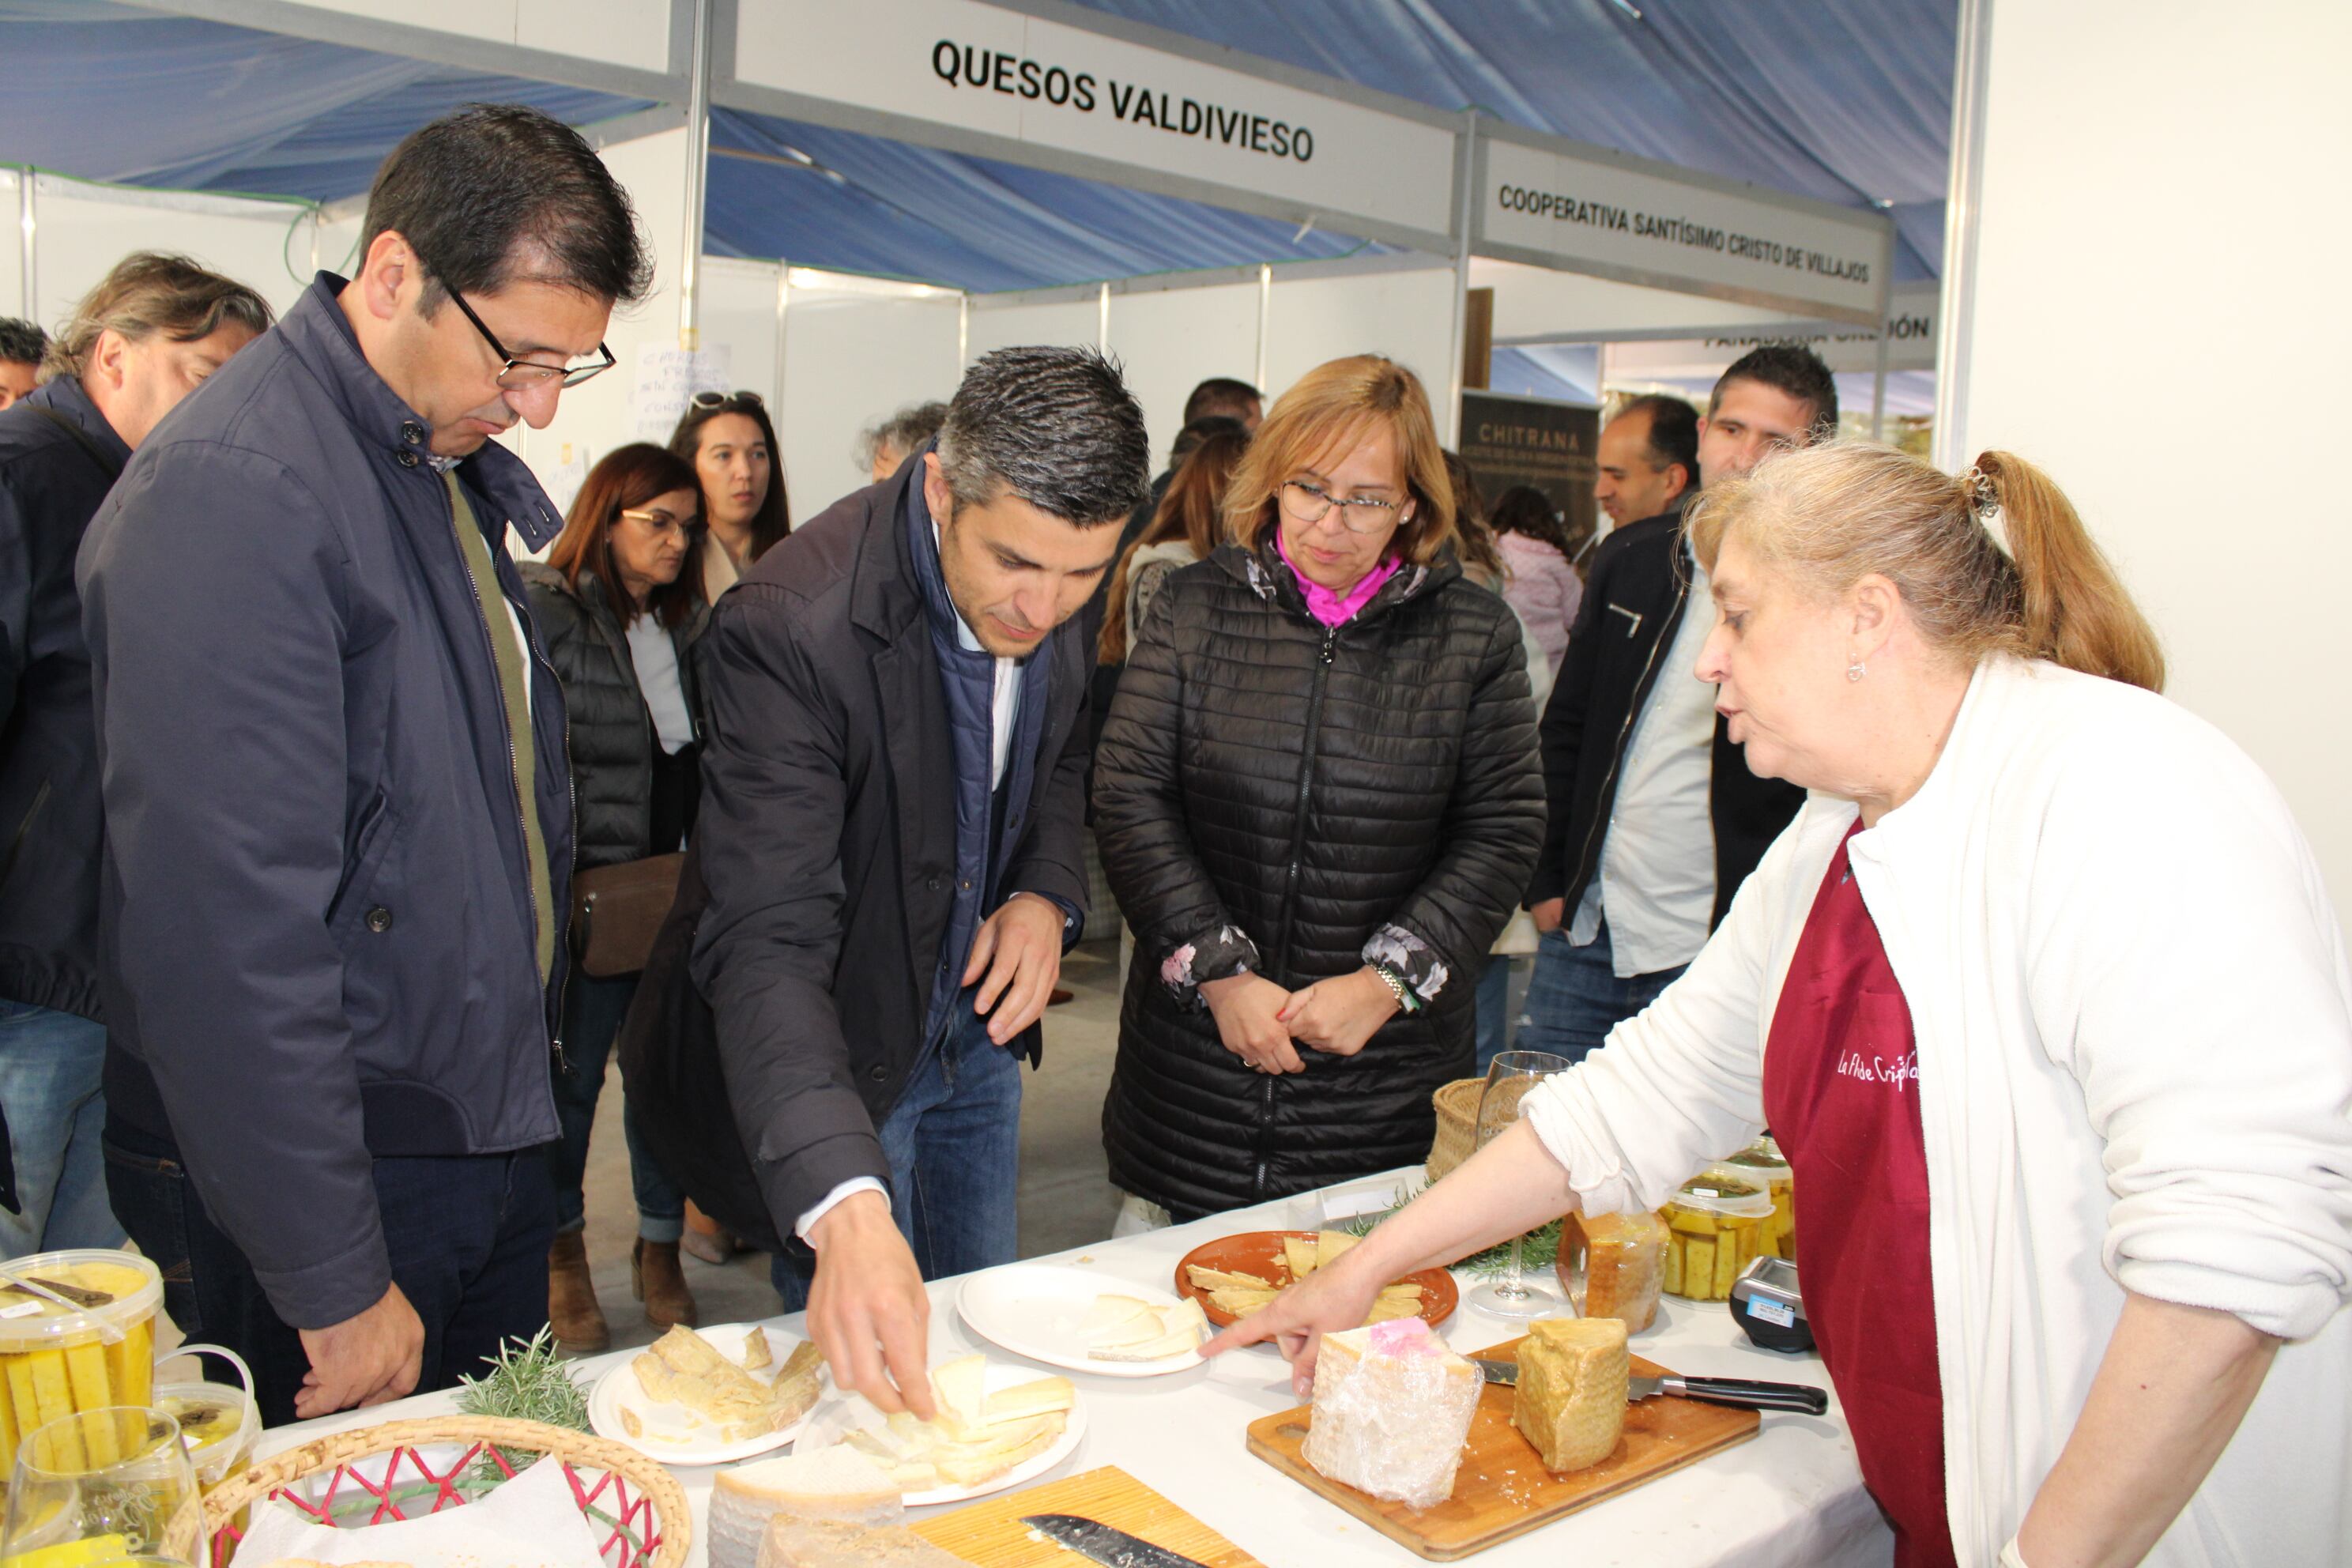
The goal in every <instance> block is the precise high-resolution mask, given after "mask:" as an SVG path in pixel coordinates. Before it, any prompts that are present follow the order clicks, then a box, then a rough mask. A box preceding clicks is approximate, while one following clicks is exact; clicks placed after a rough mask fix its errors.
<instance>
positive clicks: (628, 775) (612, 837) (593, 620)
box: [522, 558, 709, 871]
mask: <svg viewBox="0 0 2352 1568" xmlns="http://www.w3.org/2000/svg"><path fill="white" fill-rule="evenodd" d="M688 570H689V571H693V570H698V563H697V562H696V561H695V560H693V559H691V558H689V560H688ZM522 580H523V583H524V584H525V585H526V586H527V587H529V588H530V607H531V609H532V610H533V612H535V613H536V615H537V616H538V623H539V637H540V643H541V646H542V647H545V648H546V649H547V658H548V662H549V663H551V664H552V665H554V666H555V673H556V676H557V678H558V679H561V680H562V683H563V710H564V713H565V716H566V717H567V718H568V719H569V720H570V721H571V724H572V816H573V826H574V829H575V833H574V837H575V838H576V839H577V843H578V852H577V855H576V856H575V859H576V862H577V864H578V867H579V868H580V869H581V870H583V871H587V870H593V868H597V867H599V866H617V865H620V864H621V863H622V862H624V861H626V860H638V859H643V858H645V857H646V856H647V855H650V854H653V853H654V848H653V827H652V817H653V791H654V749H655V748H656V746H657V745H659V744H660V742H659V741H657V740H656V738H655V735H654V721H653V715H652V714H651V713H649V712H647V711H646V696H645V690H644V689H643V688H642V687H640V686H639V685H638V683H637V666H636V661H635V659H634V658H631V657H630V654H629V634H628V631H627V629H626V628H625V627H624V626H622V625H621V618H620V616H618V615H616V614H614V610H613V604H612V600H611V599H610V598H609V597H608V596H607V595H605V593H604V584H602V583H600V582H598V581H597V579H596V574H594V573H593V572H583V573H582V574H580V581H579V583H578V584H577V585H574V584H571V583H567V582H565V581H564V578H563V574H562V573H561V572H558V571H557V570H555V568H553V567H552V566H549V565H547V564H545V563H542V562H538V561H526V562H524V563H522ZM708 620H709V611H708V610H705V609H698V610H697V611H696V612H695V615H694V616H693V618H692V619H690V620H688V622H686V624H684V625H683V626H678V627H677V628H676V629H674V630H673V631H671V633H670V646H671V647H674V648H676V649H677V676H678V684H679V685H680V686H682V687H684V688H685V690H686V710H687V711H688V713H690V714H692V715H693V716H694V720H695V728H696V729H697V731H699V730H700V729H701V724H702V703H701V700H700V699H699V697H698V695H697V682H696V680H695V672H694V654H693V650H694V640H695V638H696V637H698V636H699V635H700V634H701V631H702V627H703V626H704V625H705V624H706V623H707V622H708ZM675 848H677V845H676V844H666V845H664V846H662V852H663V853H667V852H668V851H670V850H672V849H675Z"/></svg>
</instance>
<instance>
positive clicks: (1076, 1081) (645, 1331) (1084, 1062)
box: [586, 940, 1119, 1349]
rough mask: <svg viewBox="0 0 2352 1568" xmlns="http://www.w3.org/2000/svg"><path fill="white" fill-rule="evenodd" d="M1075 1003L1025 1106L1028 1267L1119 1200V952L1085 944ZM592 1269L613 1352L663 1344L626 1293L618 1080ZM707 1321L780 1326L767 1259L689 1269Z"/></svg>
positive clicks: (611, 1082) (1057, 1020)
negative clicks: (1109, 1116) (1113, 1168)
mask: <svg viewBox="0 0 2352 1568" xmlns="http://www.w3.org/2000/svg"><path fill="white" fill-rule="evenodd" d="M1062 984H1064V985H1065V986H1066V987H1068V988H1069V989H1070V990H1071V991H1072V992H1074V993H1076V996H1075V998H1074V999H1073V1000H1072V1001H1069V1002H1066V1003H1065V1004H1063V1005H1061V1006H1059V1007H1053V1008H1049V1009H1047V1010H1046V1013H1045V1067H1044V1068H1043V1069H1042V1070H1041V1071H1038V1072H1034V1073H1032V1074H1030V1075H1028V1076H1027V1078H1026V1079H1024V1085H1023V1099H1022V1106H1021V1255H1022V1256H1023V1257H1024V1258H1034V1257H1036V1256H1038V1255H1040V1254H1042V1253H1047V1252H1058V1251H1061V1250H1062V1249H1063V1248H1065V1247H1078V1246H1082V1245H1084V1244H1085V1243H1087V1242H1090V1241H1097V1240H1100V1239H1101V1238H1102V1237H1107V1236H1108V1235H1109V1234H1110V1227H1111V1222H1112V1220H1113V1219H1115V1218H1116V1217H1117V1216H1118V1203H1119V1198H1118V1192H1117V1191H1116V1190H1115V1189H1114V1188H1113V1187H1112V1186H1111V1185H1110V1183H1109V1181H1108V1179H1107V1177H1106V1176H1105V1174H1104V1164H1103V1151H1102V1130H1101V1122H1102V1103H1103V1094H1104V1091H1105V1090H1106V1089H1108V1087H1109V1085H1110V1068H1111V1058H1112V1055H1113V1053H1114V1052H1115V1050H1116V1049H1117V1047H1118V984H1119V974H1118V942H1116V941H1115V940H1114V941H1108V942H1082V943H1080V944H1079V945H1078V946H1077V947H1076V948H1075V949H1073V950H1072V951H1071V952H1070V955H1069V957H1068V958H1067V959H1066V960H1065V961H1064V962H1063V965H1062ZM586 1196H587V1200H588V1260H589V1264H590V1266H591V1268H592V1269H593V1272H594V1275H595V1279H596V1296H597V1300H599V1301H601V1302H602V1303H603V1305H604V1316H605V1319H606V1321H608V1322H609V1323H610V1324H611V1325H612V1330H613V1344H614V1348H616V1349H620V1348H625V1347H628V1346H633V1345H641V1344H646V1343H649V1342H652V1340H653V1339H654V1338H655V1334H654V1331H653V1328H652V1327H651V1325H649V1324H648V1323H647V1322H646V1318H645V1310H644V1309H643V1308H641V1307H639V1306H638V1305H637V1303H636V1301H635V1300H634V1299H633V1298H632V1296H631V1293H630V1289H629V1247H630V1243H631V1242H632V1241H633V1240H634V1239H635V1236H636V1209H635V1204H634V1203H633V1202H632V1201H631V1198H630V1194H629V1160H628V1150H627V1148H626V1146H625V1143H624V1142H623V1141H622V1138H621V1077H620V1073H619V1071H618V1069H614V1072H613V1075H612V1077H611V1078H610V1079H607V1080H606V1083H605V1086H604V1094H603V1095H602V1096H601V1097H600V1098H599V1099H598V1101H597V1106H596V1131H595V1134H594V1136H593V1138H592V1139H591V1140H590V1142H589V1148H588V1180H587V1193H586ZM686 1279H687V1283H688V1285H689V1286H690V1287H692V1289H693V1290H694V1293H695V1300H696V1302H697V1304H698V1306H699V1307H700V1308H701V1313H702V1321H703V1322H705V1323H706V1324H709V1323H730V1322H740V1321H745V1320H747V1319H755V1318H766V1317H771V1316H773V1315H774V1313H775V1311H776V1310H777V1300H776V1293H775V1291H774V1290H773V1289H771V1288H770V1286H769V1284H768V1259H767V1258H766V1256H765V1255H764V1254H762V1255H757V1256H751V1255H747V1256H744V1257H740V1258H736V1259H735V1260H734V1261H733V1262H731V1263H729V1264H727V1265H725V1266H723V1267H717V1266H713V1265H710V1264H707V1263H701V1262H698V1261H696V1260H695V1259H693V1258H688V1259H687V1263H686Z"/></svg>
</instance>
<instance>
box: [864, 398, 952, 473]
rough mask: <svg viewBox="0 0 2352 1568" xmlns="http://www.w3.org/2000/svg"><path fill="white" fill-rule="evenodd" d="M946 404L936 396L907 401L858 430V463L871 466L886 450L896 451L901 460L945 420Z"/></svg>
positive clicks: (914, 450)
mask: <svg viewBox="0 0 2352 1568" xmlns="http://www.w3.org/2000/svg"><path fill="white" fill-rule="evenodd" d="M947 417H948V405H946V404H944V403H941V402H939V401H938V400H937V399H934V400H932V401H931V402H929V403H909V404H908V405H907V406H906V407H904V408H901V409H900V410H898V413H896V414H893V415H891V416H889V417H888V418H887V419H877V420H876V421H875V422H874V423H873V424H871V425H868V426H866V428H865V429H863V430H860V431H859V432H858V433H857V454H856V455H857V466H858V467H859V468H872V467H873V466H874V459H875V458H878V457H880V456H881V455H882V454H883V453H885V452H896V453H898V460H899V461H900V462H904V461H906V460H907V459H908V458H911V457H913V456H914V455H915V453H916V452H917V451H918V450H919V449H920V448H921V447H922V445H923V443H924V442H926V441H928V440H929V439H930V438H931V437H934V436H936V435H938V434H939V433H940V426H941V425H944V424H945V423H947Z"/></svg>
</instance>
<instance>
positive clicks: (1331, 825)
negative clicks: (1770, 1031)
mask: <svg viewBox="0 0 2352 1568" xmlns="http://www.w3.org/2000/svg"><path fill="white" fill-rule="evenodd" d="M1224 510H1225V521H1226V528H1227V533H1228V537H1229V539H1230V540H1231V541H1232V542H1230V543H1228V544H1226V545H1225V546H1223V548H1221V549H1219V550H1218V551H1217V552H1215V553H1214V554H1213V555H1212V556H1211V557H1210V558H1209V562H1208V563H1207V564H1205V565H1203V566H1202V567H1201V568H1200V569H1198V570H1194V571H1184V572H1179V573H1177V574H1174V575H1173V576H1171V577H1170V578H1169V579H1168V581H1167V582H1166V583H1165V584H1162V585H1161V586H1160V590H1159V592H1158V593H1157V594H1156V595H1153V597H1152V601H1151V606H1150V613H1149V614H1147V615H1146V616H1144V617H1143V620H1142V623H1141V626H1140V627H1139V630H1138V632H1137V635H1136V638H1135V644H1134V646H1133V647H1131V648H1129V650H1128V663H1127V672H1126V674H1125V675H1124V676H1123V677H1122V678H1121V679H1120V681H1119V687H1118V697H1117V698H1116V699H1115V700H1113V702H1112V704H1111V712H1110V721H1109V723H1108V725H1106V726H1105V728H1104V731H1103V739H1102V745H1101V748H1100V750H1099V751H1098V752H1097V755H1096V763H1095V828H1096V834H1097V838H1098V839H1099V841H1100V845H1101V849H1102V860H1103V869H1104V871H1105V872H1106V873H1107V874H1108V878H1109V880H1110V886H1111V890H1112V892H1113V893H1114V894H1116V895H1117V896H1118V903H1119V908H1120V909H1121V910H1124V911H1125V912H1126V914H1127V917H1128V919H1129V921H1130V922H1131V923H1132V924H1133V925H1134V927H1135V933H1136V962H1135V963H1133V964H1132V965H1131V966H1130V967H1129V972H1128V980H1127V994H1126V1000H1125V1002H1124V1004H1123V1005H1122V1007H1121V1010H1120V1015H1119V1040H1118V1065H1117V1067H1116V1068H1115V1069H1114V1071H1113V1076H1112V1079H1111V1087H1110V1093H1109V1096H1108V1100H1106V1102H1105V1104H1104V1107H1103V1142H1104V1146H1105V1148H1106V1150H1107V1151H1108V1154H1109V1157H1110V1174H1111V1180H1112V1182H1113V1183H1114V1184H1117V1185H1118V1186H1119V1187H1121V1188H1122V1189H1124V1190H1125V1191H1126V1192H1128V1193H1129V1194H1133V1195H1134V1196H1137V1197H1139V1198H1141V1199H1143V1200H1145V1201H1147V1202H1149V1203H1153V1204H1158V1205H1160V1206H1161V1207H1163V1208H1165V1209H1167V1210H1169V1211H1170V1212H1171V1215H1173V1216H1174V1217H1176V1218H1178V1219H1187V1218H1192V1217H1195V1216H1197V1215H1203V1214H1209V1213H1213V1212H1216V1211H1219V1210H1223V1209H1230V1208H1236V1207H1239V1206H1241V1205H1244V1204H1249V1203H1255V1202H1257V1201H1259V1200H1261V1199H1265V1198H1271V1197H1279V1196H1284V1195H1286V1194H1291V1193H1297V1192H1304V1191H1307V1190H1308V1189H1310V1188H1313V1187H1318V1186H1321V1185H1323V1184H1326V1183H1329V1182H1334V1181H1339V1180H1342V1179H1345V1178H1347V1177H1349V1176H1358V1175H1363V1174H1367V1173H1371V1172H1375V1171H1383V1170H1388V1169H1391V1168H1392V1167H1394V1166H1397V1165H1401V1164H1405V1163H1410V1162H1412V1161H1414V1160H1418V1159H1419V1158H1421V1156H1422V1155H1423V1154H1424V1153H1426V1152H1428V1149H1429V1142H1430V1138H1431V1135H1432V1133H1433V1128H1434V1113H1433V1110H1431V1107H1430V1098H1429V1097H1430V1095H1431V1093H1432V1091H1433V1090H1434V1089H1436V1088H1437V1087H1438V1086H1439V1085H1440V1084H1443V1083H1444V1082H1446V1081H1447V1080H1448V1079H1455V1078H1462V1077H1466V1076H1467V1075H1468V1074H1469V1072H1470V1069H1471V1062H1472V1059H1473V1046H1472V1025H1473V1017H1474V1013H1475V1008H1474V1006H1473V1004H1472V996H1471V993H1472V992H1473V990H1474V989H1475V977H1476V973H1477V972H1478V970H1479V968H1480V967H1481V966H1483V965H1484V964H1485V963H1486V951H1487V948H1488V947H1489V945H1490V944H1492V943H1493V942H1494V940H1495V935H1496V932H1497V931H1501V930H1502V928H1503V922H1504V921H1505V920H1506V919H1507V917H1508V915H1509V913H1510V911H1511V910H1513V909H1515V908H1516V907H1517V900H1518V894H1519V892H1520V890H1521V889H1523V888H1524V887H1525V885H1526V882H1527V878H1528V870H1529V868H1530V867H1531V866H1532V864H1533V861H1534V857H1535V852H1536V849H1537V847H1538V844H1539V842H1540V840H1541V838H1542V837H1543V817H1544V804H1543V781H1542V779H1541V777H1540V775H1539V773H1538V768H1537V763H1536V737H1535V710H1534V707H1533V705H1532V704H1530V703H1529V702H1528V676H1527V659H1526V654H1525V649H1524V643H1523V640H1522V637H1521V634H1520V631H1519V626H1518V622H1517V620H1516V619H1515V618H1514V617H1513V616H1512V615H1511V613H1510V610H1509V608H1508V607H1507V605H1504V604H1503V602H1502V600H1501V599H1499V598H1497V597H1496V595H1493V594H1491V593H1489V592H1487V591H1486V589H1484V588H1481V587H1478V586H1476V585H1475V584H1472V583H1471V582H1469V581H1468V580H1467V579H1465V577H1464V576H1463V574H1462V569H1461V567H1460V565H1459V564H1457V563H1456V562H1455V560H1454V488H1453V485H1452V483H1451V481H1450V480H1448V479H1447V478H1446V473H1445V464H1444V458H1443V457H1442V456H1441V454H1440V452H1439V449H1438V445H1437V433H1436V427H1435V425H1434V422H1433V420H1432V418H1431V416H1430V411H1429V401H1428V398H1427V395H1425V394H1424V393H1423V390H1422V386H1421V383H1420V381H1419V380H1418V378H1416V377H1415V376H1414V375H1413V374H1412V372H1410V371H1407V370H1405V369H1403V368H1402V367H1401V366H1399V365H1397V364H1395V363H1391V362H1390V361H1388V360H1385V359H1381V358H1378V357H1376V356H1372V355H1363V356H1360V357H1356V358H1351V359H1342V360H1334V361H1332V362H1331V363H1328V364H1325V365H1322V366H1319V367H1318V368H1317V369H1315V370H1313V371H1310V372H1308V373H1307V374H1306V375H1305V376H1304V377H1302V378H1301V379H1300V380H1299V382H1298V383H1297V385H1295V386H1293V387H1292V388H1291V389H1290V390H1289V391H1288V392H1286V393H1285V394H1284V395H1283V396H1282V399H1281V401H1280V402H1278V403H1276V405H1274V409H1273V412H1272V413H1270V414H1269V415H1268V416H1266V419H1265V424H1264V425H1263V426H1260V427H1259V430H1258V433H1257V436H1256V438H1255V440H1253V441H1252V442H1251V443H1250V447H1249V450H1248V453H1247V455H1246V456H1244V458H1243V459H1242V463H1241V467H1240V468H1238V469H1237V470H1236V471H1235V473H1234V478H1233V480H1232V482H1231V484H1230V485H1228V487H1227V488H1226V491H1225V508H1224Z"/></svg>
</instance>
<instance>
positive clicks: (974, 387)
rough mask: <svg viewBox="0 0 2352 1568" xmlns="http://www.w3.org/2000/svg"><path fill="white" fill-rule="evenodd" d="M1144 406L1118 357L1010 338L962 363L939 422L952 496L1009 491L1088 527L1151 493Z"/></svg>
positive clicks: (983, 497)
mask: <svg viewBox="0 0 2352 1568" xmlns="http://www.w3.org/2000/svg"><path fill="white" fill-rule="evenodd" d="M1150 458H1151V447H1150V439H1149V438H1148V437H1146V435H1145V433H1144V428H1143V409H1142V406H1141V405H1139V404H1138V403H1137V402H1136V401H1135V395H1134V394H1133V393H1131V392H1129V391H1128V389H1127V382H1126V378H1125V376H1124V375H1123V374H1122V373H1121V371H1120V369H1119V366H1118V362H1117V361H1115V360H1111V359H1108V358H1106V357H1105V356H1104V355H1102V354H1101V353H1097V352H1096V351H1095V350H1093V349H1079V348H1012V349H998V350H997V351H996V352H995V353H991V354H986V355H983V356H982V358H981V359H980V361H979V362H978V363H975V364H974V365H973V366H972V367H971V370H970V371H968V372H966V373H965V375H964V378H963V384H962V385H961V386H959V387H958V388H956V395H955V401H954V402H952V403H950V405H948V417H947V423H946V424H945V425H943V426H941V427H940V468H941V470H942V471H943V473H944V475H945V478H946V479H947V485H948V490H949V493H950V495H952V496H953V497H954V498H955V503H956V505H958V506H960V507H962V506H985V505H987V504H988V503H989V502H991V501H992V500H996V499H997V498H998V496H1000V495H1001V494H1003V493H1004V492H1007V491H1009V492H1011V493H1012V494H1013V495H1015V496H1018V497H1019V498H1020V499H1021V500H1024V501H1027V502H1028V503H1029V504H1030V505H1031V506H1034V507H1035V508H1036V509H1037V510H1040V511H1044V512H1050V513H1051V514H1053V515H1054V516H1055V517H1058V518H1061V519H1064V520H1065V521H1069V522H1074V523H1076V524H1079V525H1080V526H1082V527H1089V526H1092V525H1094V524H1097V523H1102V522H1109V521H1114V520H1123V519H1125V518H1126V517H1127V515H1128V514H1129V512H1131V511H1133V510H1135V509H1136V508H1137V507H1138V506H1140V505H1141V504H1142V503H1143V499H1144V497H1145V496H1146V495H1148V494H1150V484H1149V479H1150Z"/></svg>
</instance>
